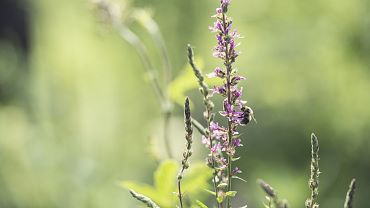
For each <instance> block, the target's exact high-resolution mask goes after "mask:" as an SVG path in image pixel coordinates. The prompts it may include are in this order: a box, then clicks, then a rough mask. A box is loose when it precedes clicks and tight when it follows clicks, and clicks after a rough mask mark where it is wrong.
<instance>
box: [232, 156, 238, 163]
mask: <svg viewBox="0 0 370 208" xmlns="http://www.w3.org/2000/svg"><path fill="white" fill-rule="evenodd" d="M239 159H240V157H234V158H231V161H233V162H235V161H237V160H239Z"/></svg>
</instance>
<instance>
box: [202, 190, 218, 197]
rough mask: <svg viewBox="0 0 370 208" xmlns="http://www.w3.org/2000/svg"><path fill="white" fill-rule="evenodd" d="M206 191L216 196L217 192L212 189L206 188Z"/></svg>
mask: <svg viewBox="0 0 370 208" xmlns="http://www.w3.org/2000/svg"><path fill="white" fill-rule="evenodd" d="M204 191H206V192H208V193H209V194H211V195H213V196H216V192H214V191H211V190H208V189H204Z"/></svg>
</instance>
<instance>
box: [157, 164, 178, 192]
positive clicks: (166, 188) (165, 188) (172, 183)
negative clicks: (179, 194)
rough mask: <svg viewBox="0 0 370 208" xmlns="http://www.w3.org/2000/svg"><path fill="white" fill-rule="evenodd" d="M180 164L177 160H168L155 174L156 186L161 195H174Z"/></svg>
mask: <svg viewBox="0 0 370 208" xmlns="http://www.w3.org/2000/svg"><path fill="white" fill-rule="evenodd" d="M179 168H180V166H179V164H178V162H176V161H175V160H166V161H164V162H163V163H161V164H160V165H159V167H158V169H157V170H156V171H155V172H154V186H155V188H156V190H157V191H158V192H160V193H161V195H163V196H165V195H166V194H169V193H172V192H173V191H174V187H176V175H177V172H178V171H179Z"/></svg>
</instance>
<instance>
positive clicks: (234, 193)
mask: <svg viewBox="0 0 370 208" xmlns="http://www.w3.org/2000/svg"><path fill="white" fill-rule="evenodd" d="M236 193H238V192H237V191H228V192H226V196H229V197H235V195H236Z"/></svg>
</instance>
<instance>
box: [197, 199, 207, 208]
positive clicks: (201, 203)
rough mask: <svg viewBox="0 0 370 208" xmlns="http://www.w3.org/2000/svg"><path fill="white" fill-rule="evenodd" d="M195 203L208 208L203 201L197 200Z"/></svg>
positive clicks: (201, 207)
mask: <svg viewBox="0 0 370 208" xmlns="http://www.w3.org/2000/svg"><path fill="white" fill-rule="evenodd" d="M195 203H196V204H197V205H198V207H199V208H208V206H207V205H205V204H204V203H203V202H201V201H199V200H196V201H195Z"/></svg>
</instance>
